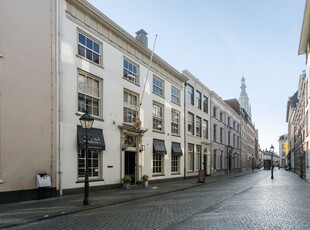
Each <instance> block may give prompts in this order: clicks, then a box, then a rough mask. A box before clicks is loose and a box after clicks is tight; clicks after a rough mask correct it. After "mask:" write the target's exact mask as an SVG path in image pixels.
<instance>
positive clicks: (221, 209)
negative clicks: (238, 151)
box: [11, 169, 310, 229]
mask: <svg viewBox="0 0 310 230" xmlns="http://www.w3.org/2000/svg"><path fill="white" fill-rule="evenodd" d="M274 175H275V178H274V180H271V179H270V171H258V172H255V173H248V174H245V175H243V176H237V177H227V178H226V179H225V178H224V179H221V180H220V179H219V178H218V180H217V181H214V182H213V183H209V184H208V183H206V184H202V185H201V186H196V187H192V188H187V189H185V190H182V191H176V192H169V193H165V194H161V195H157V196H151V197H145V198H141V199H136V200H132V201H129V202H123V203H119V204H114V205H108V206H102V207H100V206H98V207H93V208H90V209H88V210H85V211H83V210H82V211H79V212H72V213H70V214H67V215H63V216H56V217H54V218H50V219H47V220H41V221H34V222H33V223H29V224H24V225H18V226H16V227H14V228H11V229H310V222H309V220H308V218H309V215H310V212H309V206H310V199H309V198H310V185H309V184H308V183H306V182H305V181H303V180H301V179H300V178H299V177H298V176H297V175H296V174H294V173H292V172H287V171H285V170H283V169H281V170H278V169H277V170H275V173H274ZM141 192H142V191H141ZM28 211H29V212H31V210H28Z"/></svg>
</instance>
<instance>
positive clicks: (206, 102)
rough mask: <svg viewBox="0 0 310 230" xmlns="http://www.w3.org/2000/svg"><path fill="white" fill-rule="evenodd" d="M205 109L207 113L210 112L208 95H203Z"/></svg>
mask: <svg viewBox="0 0 310 230" xmlns="http://www.w3.org/2000/svg"><path fill="white" fill-rule="evenodd" d="M203 111H204V112H205V113H208V112H209V99H208V97H206V96H203Z"/></svg>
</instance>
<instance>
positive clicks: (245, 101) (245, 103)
mask: <svg viewBox="0 0 310 230" xmlns="http://www.w3.org/2000/svg"><path fill="white" fill-rule="evenodd" d="M245 88H246V85H245V79H244V77H243V76H242V79H241V87H240V89H241V93H240V97H239V103H240V106H241V108H243V109H244V110H245V111H246V112H247V114H248V115H249V116H250V117H252V115H251V105H250V102H249V97H248V94H247V93H246V91H245Z"/></svg>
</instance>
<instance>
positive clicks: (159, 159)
mask: <svg viewBox="0 0 310 230" xmlns="http://www.w3.org/2000/svg"><path fill="white" fill-rule="evenodd" d="M163 158H164V156H163V155H161V154H153V174H154V175H156V174H163V172H164V165H163V163H164V161H163Z"/></svg>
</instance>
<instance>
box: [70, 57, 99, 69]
mask: <svg viewBox="0 0 310 230" xmlns="http://www.w3.org/2000/svg"><path fill="white" fill-rule="evenodd" d="M75 56H76V57H78V58H80V59H82V60H84V61H87V62H89V63H91V64H93V65H95V66H97V67H99V68H101V69H104V67H103V66H102V65H99V64H97V63H95V62H93V61H91V60H88V59H87V58H85V57H83V56H81V55H78V54H76V55H75Z"/></svg>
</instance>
